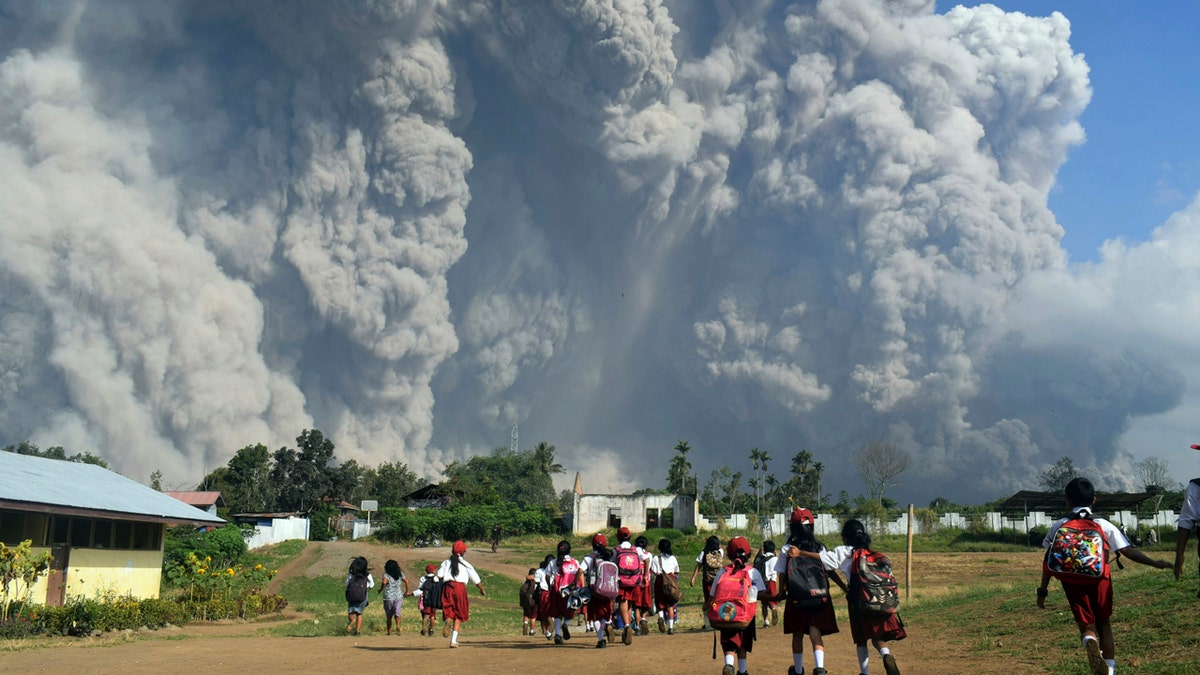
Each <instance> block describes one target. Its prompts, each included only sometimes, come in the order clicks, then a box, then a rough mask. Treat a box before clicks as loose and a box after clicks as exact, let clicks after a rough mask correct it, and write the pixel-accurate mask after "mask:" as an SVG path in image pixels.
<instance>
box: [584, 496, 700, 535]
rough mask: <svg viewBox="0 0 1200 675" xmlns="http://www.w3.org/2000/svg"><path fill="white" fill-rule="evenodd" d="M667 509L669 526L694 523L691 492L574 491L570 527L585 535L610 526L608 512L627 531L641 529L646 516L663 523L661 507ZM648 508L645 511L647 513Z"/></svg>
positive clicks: (659, 524)
mask: <svg viewBox="0 0 1200 675" xmlns="http://www.w3.org/2000/svg"><path fill="white" fill-rule="evenodd" d="M664 509H671V510H672V511H673V520H672V522H671V527H674V528H675V529H679V530H682V529H684V528H688V527H696V526H697V525H696V518H697V516H698V515H699V514H698V512H697V510H696V498H695V497H693V496H692V495H637V496H633V495H579V494H577V495H575V510H574V514H573V516H572V521H571V531H572V532H573V533H575V534H576V535H588V534H592V533H594V532H598V531H600V530H604V529H608V528H610V527H612V524H611V523H612V522H613V521H611V520H610V515H611V516H613V518H614V519H619V522H620V525H621V526H622V527H628V528H629V531H630V532H633V533H637V532H645V531H646V529H648V528H647V521H648V519H649V517H648V516H656V517H657V518H658V527H663V526H664V525H663V522H662V511H663V510H664ZM647 512H649V514H648V513H647Z"/></svg>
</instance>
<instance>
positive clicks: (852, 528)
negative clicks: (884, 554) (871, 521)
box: [842, 518, 871, 548]
mask: <svg viewBox="0 0 1200 675" xmlns="http://www.w3.org/2000/svg"><path fill="white" fill-rule="evenodd" d="M842 541H844V542H846V545H847V546H851V547H853V548H871V535H869V534H867V528H866V527H864V526H863V524H862V521H860V520H855V519H854V518H851V519H850V520H847V521H846V524H845V525H842Z"/></svg>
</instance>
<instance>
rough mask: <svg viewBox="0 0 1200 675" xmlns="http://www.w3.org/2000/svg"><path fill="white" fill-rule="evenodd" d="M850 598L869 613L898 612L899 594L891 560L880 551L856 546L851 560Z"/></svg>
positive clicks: (859, 607) (855, 604)
mask: <svg viewBox="0 0 1200 675" xmlns="http://www.w3.org/2000/svg"><path fill="white" fill-rule="evenodd" d="M849 590H850V593H849V595H848V598H849V601H850V602H851V603H853V604H854V606H855V607H857V608H858V609H860V610H862V611H863V612H866V613H868V614H895V613H896V610H897V609H899V608H900V593H899V588H898V586H897V584H896V577H895V576H893V575H892V561H890V560H888V557H887V556H886V555H884V554H882V553H880V552H879V551H872V550H871V549H869V548H856V549H854V557H853V558H852V559H851V563H850V584H849Z"/></svg>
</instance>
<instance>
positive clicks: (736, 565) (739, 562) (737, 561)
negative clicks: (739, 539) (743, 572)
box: [728, 549, 750, 570]
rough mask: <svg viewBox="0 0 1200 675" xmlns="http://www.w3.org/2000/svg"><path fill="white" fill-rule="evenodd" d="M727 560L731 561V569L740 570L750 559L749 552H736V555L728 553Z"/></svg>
mask: <svg viewBox="0 0 1200 675" xmlns="http://www.w3.org/2000/svg"><path fill="white" fill-rule="evenodd" d="M728 555H729V559H730V560H732V561H733V569H735V570H740V569H742V568H743V567H745V566H746V561H747V560H749V559H750V551H743V550H740V549H739V550H738V552H737V553H734V552H732V551H729V552H728Z"/></svg>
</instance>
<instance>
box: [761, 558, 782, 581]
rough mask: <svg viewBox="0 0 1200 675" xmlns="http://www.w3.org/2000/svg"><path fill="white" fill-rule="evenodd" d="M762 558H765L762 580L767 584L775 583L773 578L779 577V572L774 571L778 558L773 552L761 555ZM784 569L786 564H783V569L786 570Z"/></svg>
mask: <svg viewBox="0 0 1200 675" xmlns="http://www.w3.org/2000/svg"><path fill="white" fill-rule="evenodd" d="M762 556H763V557H764V558H766V560H765V561H764V562H763V571H765V572H766V574H765V575H764V576H763V580H764V581H766V582H767V583H771V582H772V581H775V577H777V576H779V571H778V570H777V569H776V566H777V565H779V556H777V555H775V553H774V552H771V553H763V554H762ZM786 567H787V564H786V563H785V564H784V568H785V569H786Z"/></svg>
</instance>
